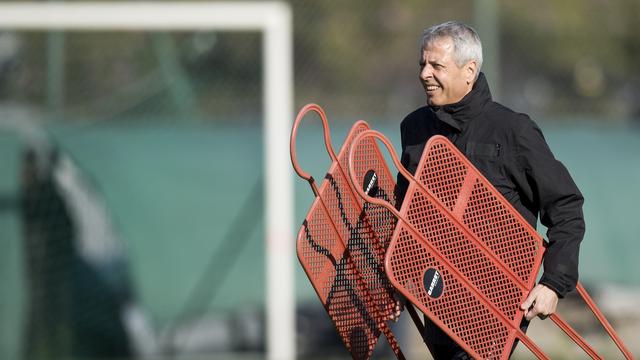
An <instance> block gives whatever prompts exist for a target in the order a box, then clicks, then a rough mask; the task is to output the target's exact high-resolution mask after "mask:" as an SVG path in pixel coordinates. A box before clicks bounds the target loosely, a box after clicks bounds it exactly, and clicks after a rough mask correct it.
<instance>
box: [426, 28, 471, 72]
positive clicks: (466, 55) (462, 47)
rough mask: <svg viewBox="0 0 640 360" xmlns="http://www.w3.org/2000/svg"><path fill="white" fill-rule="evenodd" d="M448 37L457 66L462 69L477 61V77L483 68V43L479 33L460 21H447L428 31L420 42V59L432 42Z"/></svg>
mask: <svg viewBox="0 0 640 360" xmlns="http://www.w3.org/2000/svg"><path fill="white" fill-rule="evenodd" d="M446 37H448V38H450V39H451V40H452V41H453V57H454V61H455V63H456V65H458V67H461V66H463V65H465V64H466V63H468V62H469V61H472V60H473V61H475V62H476V65H478V71H477V73H476V76H477V75H478V74H479V73H480V69H481V68H482V43H481V42H480V37H479V36H478V33H477V32H476V31H475V30H474V29H473V28H472V27H471V26H469V25H467V24H464V23H462V22H459V21H447V22H445V23H442V24H439V25H434V26H432V27H430V28H428V29H426V30H425V31H424V32H423V33H422V38H421V40H420V58H422V50H424V49H425V48H426V47H427V46H429V44H430V43H431V42H433V41H434V40H436V39H440V38H446Z"/></svg>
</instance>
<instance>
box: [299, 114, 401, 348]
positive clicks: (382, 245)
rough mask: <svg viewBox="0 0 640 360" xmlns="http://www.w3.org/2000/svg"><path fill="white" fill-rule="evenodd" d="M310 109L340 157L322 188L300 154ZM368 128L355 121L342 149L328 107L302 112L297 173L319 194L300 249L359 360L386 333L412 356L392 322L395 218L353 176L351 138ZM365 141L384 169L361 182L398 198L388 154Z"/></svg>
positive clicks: (332, 154)
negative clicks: (390, 263)
mask: <svg viewBox="0 0 640 360" xmlns="http://www.w3.org/2000/svg"><path fill="white" fill-rule="evenodd" d="M310 111H312V112H316V113H317V114H318V115H319V116H320V119H321V121H322V125H323V130H324V139H325V146H326V149H327V151H328V153H329V157H330V158H331V160H332V163H331V166H330V168H329V170H328V172H327V174H326V176H325V179H324V180H323V181H322V184H321V185H320V188H318V187H317V186H316V184H315V181H314V179H313V178H312V177H311V176H310V175H309V174H308V173H306V172H305V171H303V170H302V169H301V168H300V166H299V165H298V162H297V158H296V150H295V145H296V136H297V131H298V127H299V125H300V122H301V121H302V119H303V118H304V116H305V115H306V114H307V113H308V112H310ZM368 129H369V126H368V125H367V123H365V122H364V121H358V122H357V123H355V124H354V125H353V127H352V128H351V131H349V134H348V135H347V138H346V140H345V143H344V144H345V145H344V146H343V147H342V149H341V150H340V152H339V154H338V155H336V154H335V152H334V150H333V147H332V145H331V138H330V133H329V125H328V122H327V118H326V115H325V113H324V111H323V110H322V108H320V107H319V106H318V105H315V104H309V105H307V106H305V107H304V108H302V110H301V111H300V112H299V113H298V116H297V118H296V120H295V122H294V125H293V130H292V133H291V143H290V146H291V160H292V163H293V167H294V169H295V171H296V173H298V175H299V176H300V177H302V178H303V179H305V180H307V181H308V182H309V184H310V185H311V188H312V190H313V192H314V194H315V195H316V199H315V200H314V202H313V204H312V206H311V209H310V210H309V212H308V214H307V216H306V218H305V220H304V222H303V224H302V227H301V229H300V232H299V233H298V240H297V253H298V259H299V260H300V263H301V264H302V267H303V268H304V270H305V272H306V274H307V276H308V277H309V280H310V281H311V283H312V285H313V288H314V289H315V291H316V293H317V295H318V297H319V298H320V301H321V302H322V304H323V305H324V307H325V309H326V311H327V313H328V314H329V316H330V317H331V320H332V321H333V323H334V324H335V326H336V329H337V330H338V333H339V334H340V337H341V338H342V341H343V342H344V344H345V346H346V347H347V349H348V350H349V352H350V353H351V356H352V357H353V358H354V359H369V358H370V357H371V354H372V352H373V349H374V347H375V346H376V343H377V341H378V338H379V336H380V333H383V334H384V335H385V337H386V338H387V341H388V343H389V344H390V346H391V348H392V350H393V352H394V354H396V356H397V357H398V358H401V359H404V356H403V354H402V352H401V350H400V347H399V345H398V342H397V340H396V338H395V337H394V334H393V333H392V331H391V329H390V328H389V327H388V325H387V323H386V321H387V320H390V319H394V318H395V316H396V312H397V307H398V306H399V305H398V302H397V301H396V299H395V297H394V293H395V290H394V288H393V287H392V286H391V283H390V282H389V280H388V279H387V277H386V275H385V273H384V266H383V263H384V255H385V251H386V248H387V247H388V246H389V241H390V240H391V234H392V232H393V229H394V225H395V218H394V216H393V215H392V214H391V213H390V212H389V211H388V210H386V209H385V208H384V207H381V206H377V205H370V204H367V203H365V202H363V200H362V199H361V198H360V197H359V196H356V193H355V191H354V189H353V187H352V186H351V183H350V182H349V181H348V179H347V172H346V169H347V155H348V144H351V142H352V140H353V139H354V138H355V137H356V136H357V135H358V134H360V133H362V132H363V131H366V130H368ZM362 147H363V148H366V151H367V152H369V153H371V154H374V155H373V156H371V157H370V159H369V160H370V161H369V162H367V168H368V169H374V170H375V173H376V176H375V177H372V178H368V179H367V182H366V184H364V185H360V186H364V187H365V190H367V191H368V193H369V194H370V195H372V196H375V197H377V198H380V199H384V200H385V201H386V202H391V203H393V201H394V196H393V190H394V187H395V182H394V181H393V175H392V174H391V173H390V172H389V169H388V168H387V166H386V164H385V163H384V162H383V161H381V160H380V159H382V158H381V156H380V151H379V149H378V147H377V144H376V142H375V141H372V140H369V141H367V140H365V141H364V142H363V143H362Z"/></svg>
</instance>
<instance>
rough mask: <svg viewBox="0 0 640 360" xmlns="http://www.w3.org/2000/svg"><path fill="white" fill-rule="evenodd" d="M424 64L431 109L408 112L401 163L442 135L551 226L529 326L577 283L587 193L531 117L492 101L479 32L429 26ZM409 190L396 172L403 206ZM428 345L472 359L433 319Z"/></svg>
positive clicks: (442, 355)
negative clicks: (483, 71)
mask: <svg viewBox="0 0 640 360" xmlns="http://www.w3.org/2000/svg"><path fill="white" fill-rule="evenodd" d="M419 64H420V75H419V78H420V83H421V84H422V85H423V87H424V90H425V93H426V98H427V106H424V107H421V108H419V109H417V110H415V111H414V112H412V113H411V114H409V115H407V117H406V118H405V119H404V120H403V121H402V123H401V125H400V130H401V139H402V164H403V165H404V166H405V167H406V168H407V169H408V170H409V171H411V172H413V173H415V171H416V168H417V165H418V162H419V160H420V157H421V155H422V150H423V148H424V146H425V144H426V142H427V140H428V139H429V138H430V137H431V136H433V135H444V136H446V137H447V138H449V140H451V141H452V142H453V143H454V144H455V145H456V147H457V148H458V149H460V151H462V152H463V153H464V154H465V155H466V156H467V158H468V159H469V160H470V161H471V162H472V163H473V165H474V166H475V167H477V168H478V169H479V170H480V172H482V174H483V175H484V176H485V177H486V178H487V179H488V180H489V181H490V182H491V183H492V184H493V185H494V186H495V187H496V188H497V189H498V191H500V192H501V193H502V195H504V197H505V198H506V199H507V200H508V201H509V202H510V203H511V204H512V205H513V206H514V207H515V208H516V209H517V210H518V211H519V212H520V214H522V216H523V217H524V218H525V219H526V220H527V221H528V222H529V223H530V224H531V225H532V226H534V227H535V226H536V223H537V219H538V216H540V220H541V222H542V224H544V225H545V226H547V228H548V232H547V237H548V239H549V247H548V249H547V252H546V256H545V259H544V274H543V276H542V278H541V279H540V282H539V284H538V285H537V286H536V287H534V288H533V290H531V292H530V293H529V296H528V297H527V299H526V300H525V301H524V302H523V303H522V305H521V308H522V310H524V311H525V319H523V328H526V326H527V325H528V321H529V320H531V319H533V318H534V317H536V316H538V317H540V318H546V317H547V316H548V315H550V314H552V313H554V312H555V310H556V306H557V303H558V298H559V297H560V298H562V297H564V296H565V295H566V293H567V292H569V291H571V290H573V289H574V288H575V286H576V283H577V280H578V252H579V247H580V242H581V241H582V237H583V235H584V220H583V215H582V203H583V197H582V194H581V193H580V191H579V190H578V188H577V186H576V185H575V183H574V182H573V180H572V179H571V176H570V175H569V173H568V171H567V169H566V168H565V167H564V166H563V165H562V164H561V163H560V162H559V161H557V160H556V159H555V158H554V156H553V154H552V153H551V150H550V149H549V147H548V145H547V143H546V141H545V139H544V137H543V135H542V132H541V131H540V129H539V128H538V126H537V125H536V124H535V123H534V122H533V121H532V120H531V119H530V118H529V117H528V116H527V115H525V114H519V113H516V112H514V111H512V110H510V109H508V108H506V107H505V106H502V105H500V104H498V103H496V102H494V101H493V100H492V99H491V93H490V91H489V86H488V84H487V81H486V79H485V77H484V74H482V73H481V72H480V69H481V67H482V44H481V42H480V38H479V37H478V34H477V33H476V32H475V30H473V29H472V28H471V27H469V26H468V25H465V24H463V23H460V22H446V23H443V24H440V25H435V26H432V27H430V28H428V29H426V30H425V32H424V34H423V35H422V41H421V48H420V63H419ZM407 187H408V183H407V180H406V179H404V177H402V175H401V174H398V186H397V188H396V196H397V198H398V202H397V203H398V204H401V203H402V200H403V199H404V195H405V192H406V190H407ZM425 341H427V342H429V345H430V349H432V352H434V354H433V355H434V358H436V359H464V358H466V357H468V355H467V354H466V353H465V352H464V351H463V350H462V349H461V348H460V346H458V345H457V344H456V343H455V342H454V341H453V340H451V339H450V338H449V337H448V336H447V335H446V334H445V333H444V332H442V331H441V330H440V329H438V328H437V326H435V325H434V324H433V323H431V322H429V321H426V334H425Z"/></svg>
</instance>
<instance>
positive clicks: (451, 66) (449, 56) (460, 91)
mask: <svg viewBox="0 0 640 360" xmlns="http://www.w3.org/2000/svg"><path fill="white" fill-rule="evenodd" d="M453 48H454V45H453V40H451V38H448V37H443V38H439V39H435V40H433V41H431V43H430V44H429V45H428V46H427V47H425V48H424V49H423V50H422V59H421V60H420V82H421V83H422V86H423V87H424V90H425V92H426V94H427V104H429V105H432V106H442V105H447V104H454V103H457V102H458V101H460V100H462V98H463V97H464V96H465V95H467V93H469V91H471V88H472V87H473V81H474V80H475V63H474V62H470V63H468V64H466V65H463V66H462V67H458V65H457V64H456V63H455V61H454V57H453Z"/></svg>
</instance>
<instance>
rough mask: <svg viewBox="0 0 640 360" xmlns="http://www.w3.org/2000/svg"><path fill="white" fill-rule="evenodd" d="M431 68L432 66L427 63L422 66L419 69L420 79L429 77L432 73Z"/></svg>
mask: <svg viewBox="0 0 640 360" xmlns="http://www.w3.org/2000/svg"><path fill="white" fill-rule="evenodd" d="M432 70H433V68H432V67H431V65H429V64H427V65H425V66H423V67H422V69H421V70H420V79H422V80H427V79H428V78H430V77H431V76H432V75H433V73H432Z"/></svg>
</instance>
